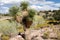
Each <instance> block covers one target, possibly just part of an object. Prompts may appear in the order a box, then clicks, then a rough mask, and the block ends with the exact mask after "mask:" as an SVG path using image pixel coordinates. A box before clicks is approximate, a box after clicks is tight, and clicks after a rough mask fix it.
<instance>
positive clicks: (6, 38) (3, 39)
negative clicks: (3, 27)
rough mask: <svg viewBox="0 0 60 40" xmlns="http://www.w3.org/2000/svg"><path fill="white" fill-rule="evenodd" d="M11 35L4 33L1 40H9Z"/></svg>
mask: <svg viewBox="0 0 60 40" xmlns="http://www.w3.org/2000/svg"><path fill="white" fill-rule="evenodd" d="M9 38H10V37H9V36H8V35H2V36H1V40H9Z"/></svg>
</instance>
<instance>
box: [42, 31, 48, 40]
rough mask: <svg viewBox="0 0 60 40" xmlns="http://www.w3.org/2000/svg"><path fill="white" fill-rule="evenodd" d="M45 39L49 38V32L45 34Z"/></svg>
mask: <svg viewBox="0 0 60 40" xmlns="http://www.w3.org/2000/svg"><path fill="white" fill-rule="evenodd" d="M43 38H44V39H46V38H49V31H47V32H45V33H44V35H43Z"/></svg>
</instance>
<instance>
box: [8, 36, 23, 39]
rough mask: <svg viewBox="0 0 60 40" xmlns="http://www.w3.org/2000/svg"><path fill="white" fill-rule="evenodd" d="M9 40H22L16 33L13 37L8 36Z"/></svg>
mask: <svg viewBox="0 0 60 40" xmlns="http://www.w3.org/2000/svg"><path fill="white" fill-rule="evenodd" d="M9 40H24V39H23V38H22V37H21V36H20V35H17V36H15V37H13V38H10V39H9Z"/></svg>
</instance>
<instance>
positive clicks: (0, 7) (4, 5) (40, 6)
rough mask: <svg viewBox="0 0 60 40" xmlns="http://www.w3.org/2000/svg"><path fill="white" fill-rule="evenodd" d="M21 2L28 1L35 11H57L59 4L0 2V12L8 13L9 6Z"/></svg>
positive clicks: (52, 2) (50, 2)
mask: <svg viewBox="0 0 60 40" xmlns="http://www.w3.org/2000/svg"><path fill="white" fill-rule="evenodd" d="M21 1H28V2H29V3H30V7H31V8H33V9H36V10H58V9H59V7H60V3H56V2H54V1H46V0H0V12H2V13H6V12H8V10H9V8H10V6H12V5H14V4H20V2H21Z"/></svg>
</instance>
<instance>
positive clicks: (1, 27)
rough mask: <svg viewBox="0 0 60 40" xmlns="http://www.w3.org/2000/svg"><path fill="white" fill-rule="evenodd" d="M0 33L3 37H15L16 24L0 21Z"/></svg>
mask: <svg viewBox="0 0 60 40" xmlns="http://www.w3.org/2000/svg"><path fill="white" fill-rule="evenodd" d="M0 32H1V33H3V34H4V35H16V34H18V31H17V29H16V23H15V22H14V21H11V22H9V20H3V21H0Z"/></svg>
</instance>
